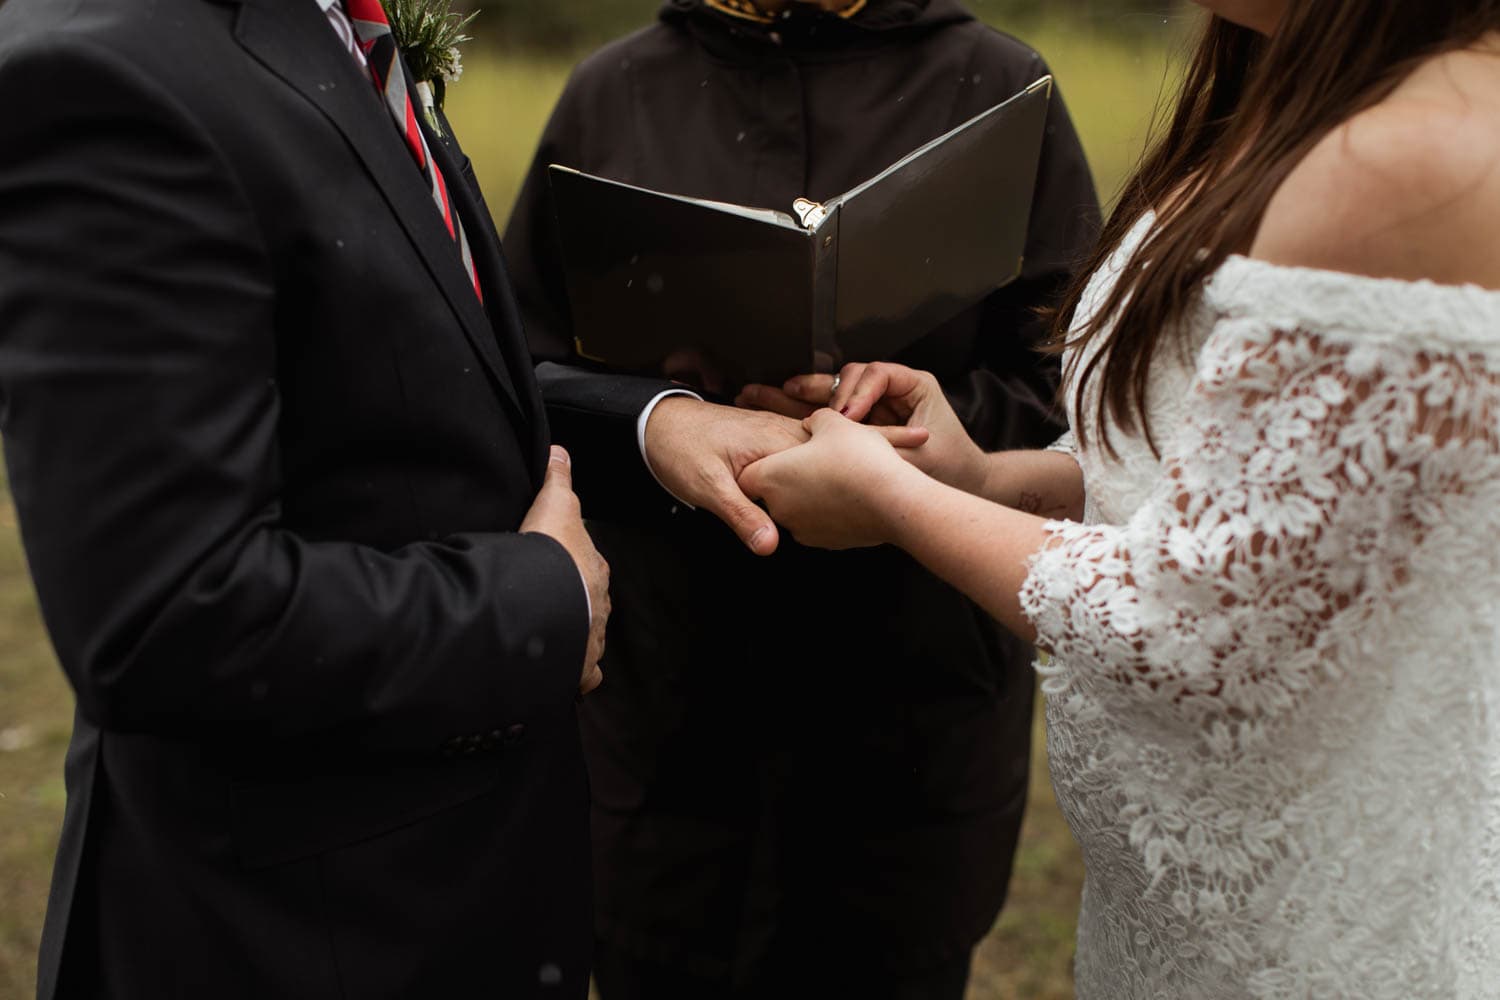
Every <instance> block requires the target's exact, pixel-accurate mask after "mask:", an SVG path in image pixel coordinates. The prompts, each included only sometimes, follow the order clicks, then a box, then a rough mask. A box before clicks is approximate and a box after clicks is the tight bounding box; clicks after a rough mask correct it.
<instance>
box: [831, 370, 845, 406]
mask: <svg viewBox="0 0 1500 1000" xmlns="http://www.w3.org/2000/svg"><path fill="white" fill-rule="evenodd" d="M843 380H844V376H843V375H835V376H834V377H833V385H831V386H829V387H828V402H829V404H830V405H831V404H832V403H833V399H834V397H835V396H837V395H838V394H839V383H840V382H842V381H843Z"/></svg>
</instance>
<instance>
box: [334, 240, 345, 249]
mask: <svg viewBox="0 0 1500 1000" xmlns="http://www.w3.org/2000/svg"><path fill="white" fill-rule="evenodd" d="M333 245H334V246H336V247H338V248H339V249H340V250H342V249H344V241H343V240H334V241H333Z"/></svg>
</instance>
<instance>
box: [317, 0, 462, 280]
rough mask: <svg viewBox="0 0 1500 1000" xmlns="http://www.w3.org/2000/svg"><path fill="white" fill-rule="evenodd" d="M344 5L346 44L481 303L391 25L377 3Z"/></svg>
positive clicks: (348, 1)
mask: <svg viewBox="0 0 1500 1000" xmlns="http://www.w3.org/2000/svg"><path fill="white" fill-rule="evenodd" d="M344 3H345V5H346V10H347V12H348V15H349V20H350V21H351V22H352V26H353V28H354V38H351V39H348V41H349V42H350V44H351V46H352V45H355V44H357V45H358V46H359V51H360V52H362V53H363V54H364V62H365V64H366V65H367V66H369V68H370V75H371V77H373V78H374V80H375V86H376V87H377V88H378V89H379V90H380V92H381V94H382V96H384V97H385V106H386V108H387V110H389V111H390V113H391V117H392V118H393V119H395V122H396V127H397V128H398V129H400V130H401V135H402V137H403V138H404V139H405V140H406V148H407V149H408V150H410V151H411V155H412V157H413V158H414V159H415V160H416V161H417V167H418V168H419V169H421V171H422V176H423V178H425V179H426V180H427V182H428V184H429V185H430V186H431V188H432V200H433V202H434V203H436V205H437V209H438V214H440V215H441V216H442V217H443V222H444V224H446V225H447V227H448V235H449V236H451V237H453V239H454V241H455V242H456V243H457V244H458V252H459V256H460V257H462V258H463V264H464V270H465V271H466V272H468V275H469V284H470V285H472V286H473V288H474V294H475V295H477V296H479V301H480V302H481V303H483V302H484V291H483V289H481V288H480V287H479V273H478V272H477V271H476V270H475V269H474V255H473V253H472V252H470V250H469V238H468V236H466V235H464V224H463V221H462V220H461V219H459V217H458V213H457V212H455V211H454V210H453V202H452V201H451V200H449V198H448V182H447V181H445V180H444V179H443V172H442V171H441V170H439V169H438V165H437V164H436V163H434V162H433V160H432V154H431V152H429V151H428V149H427V138H426V136H424V135H423V134H422V129H421V127H420V126H418V125H417V112H416V109H415V107H414V106H413V105H412V101H411V95H410V94H409V93H407V89H406V75H405V74H404V73H402V72H401V63H400V62H399V60H398V58H397V52H396V39H395V37H394V36H393V35H392V34H391V24H390V22H389V21H388V20H386V16H385V9H384V8H382V7H381V6H380V0H344ZM335 26H336V27H337V24H336V25H335ZM341 34H342V32H341Z"/></svg>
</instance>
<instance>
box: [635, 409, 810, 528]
mask: <svg viewBox="0 0 1500 1000" xmlns="http://www.w3.org/2000/svg"><path fill="white" fill-rule="evenodd" d="M807 437H808V435H807V432H806V431H805V430H803V429H802V425H801V424H799V423H797V422H796V421H795V420H789V419H787V418H786V417H780V416H777V415H775V414H771V413H752V412H747V411H745V410H737V409H735V408H734V407H732V406H719V405H716V404H714V403H707V402H704V401H703V400H701V399H693V398H691V397H688V396H673V397H670V398H668V399H664V400H662V401H661V402H660V403H658V404H657V406H656V409H655V410H652V411H651V419H650V420H649V421H648V422H647V424H646V460H647V461H648V462H649V463H650V464H651V470H652V471H653V472H655V473H656V477H657V478H658V479H659V480H661V483H662V485H663V486H665V487H666V488H667V490H668V491H669V492H671V494H672V495H673V496H675V497H677V498H678V499H680V500H683V501H684V502H686V503H690V504H692V505H693V506H694V507H702V508H703V509H704V510H707V511H709V512H710V513H712V514H716V515H717V516H718V517H719V519H720V520H722V521H723V522H724V523H725V524H727V525H728V526H729V527H730V528H731V529H732V530H733V531H734V533H735V534H736V535H738V536H739V537H740V541H742V542H744V543H745V545H746V547H747V548H749V549H750V551H751V552H754V553H755V554H756V555H759V556H768V555H770V554H771V553H772V552H775V551H776V546H777V544H778V542H779V537H778V535H777V533H776V525H775V524H773V523H772V522H771V518H770V517H768V516H767V515H766V512H765V511H763V510H761V509H760V508H759V507H757V506H755V504H753V503H751V502H750V499H749V498H748V497H746V496H745V494H744V493H743V492H742V491H741V490H740V487H739V483H738V482H737V481H736V480H737V479H738V478H739V474H740V472H741V471H743V470H744V468H745V466H747V465H749V464H750V463H751V462H754V461H756V460H757V459H760V458H764V457H765V456H766V455H773V454H775V453H776V452H778V451H783V450H785V449H787V448H791V447H794V446H795V445H799V444H801V443H803V442H804V441H806V440H807Z"/></svg>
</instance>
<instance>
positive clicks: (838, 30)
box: [660, 0, 974, 48]
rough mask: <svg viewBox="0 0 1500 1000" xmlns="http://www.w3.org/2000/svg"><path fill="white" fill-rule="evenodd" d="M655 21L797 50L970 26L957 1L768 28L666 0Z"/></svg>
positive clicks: (884, 6)
mask: <svg viewBox="0 0 1500 1000" xmlns="http://www.w3.org/2000/svg"><path fill="white" fill-rule="evenodd" d="M660 16H661V20H662V21H663V22H665V23H667V24H679V25H682V26H684V27H687V28H689V29H690V30H691V31H692V32H693V33H694V34H695V35H697V36H698V37H699V39H700V40H701V41H704V42H709V43H711V42H712V41H714V40H716V39H714V38H713V36H715V35H727V36H732V37H734V38H737V39H741V40H744V41H750V42H754V41H761V42H764V43H766V44H776V41H777V38H778V37H781V38H787V39H788V40H792V39H795V40H796V41H797V42H799V43H800V45H801V46H803V47H809V48H822V47H830V48H831V47H840V46H843V45H848V44H858V43H859V42H861V41H863V42H866V43H868V42H870V41H873V40H875V39H876V38H879V37H881V36H886V35H893V34H896V35H899V34H902V33H909V32H927V31H930V30H932V29H935V28H939V27H943V26H946V25H950V24H958V23H962V22H965V21H972V20H974V15H973V14H970V13H969V12H968V11H967V10H966V9H964V7H963V5H962V4H961V3H960V2H959V0H869V2H868V3H867V4H866V5H865V6H864V8H863V9H861V10H860V11H859V12H858V13H857V14H855V15H854V16H852V17H848V18H844V17H839V16H838V15H837V14H829V13H826V12H823V11H809V12H801V11H799V12H797V13H794V14H792V15H791V16H789V17H786V18H785V19H783V20H780V21H777V22H776V23H774V24H759V23H757V22H755V21H752V20H747V19H745V18H739V17H734V16H733V15H730V14H726V13H724V12H722V11H720V10H716V9H714V8H713V7H710V6H709V5H708V4H707V3H706V2H705V0H666V3H665V4H664V5H663V7H662V10H661V15H660Z"/></svg>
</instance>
